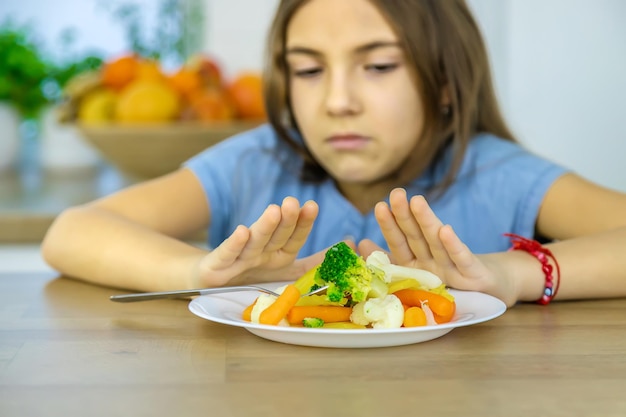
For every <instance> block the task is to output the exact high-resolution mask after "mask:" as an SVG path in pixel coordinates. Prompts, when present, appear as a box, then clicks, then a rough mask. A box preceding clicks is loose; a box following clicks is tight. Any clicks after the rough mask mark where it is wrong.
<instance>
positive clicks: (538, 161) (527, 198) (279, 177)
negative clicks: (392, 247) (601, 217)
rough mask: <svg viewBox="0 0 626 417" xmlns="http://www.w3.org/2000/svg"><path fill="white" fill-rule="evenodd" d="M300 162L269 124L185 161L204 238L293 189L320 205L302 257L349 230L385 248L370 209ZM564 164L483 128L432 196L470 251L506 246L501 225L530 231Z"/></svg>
mask: <svg viewBox="0 0 626 417" xmlns="http://www.w3.org/2000/svg"><path fill="white" fill-rule="evenodd" d="M301 164H302V161H301V158H300V157H299V156H298V155H297V154H296V153H295V152H294V151H293V150H292V149H291V148H289V146H288V145H287V144H285V143H284V142H283V141H281V140H280V139H279V138H278V137H277V135H276V134H275V132H274V130H273V129H272V128H271V126H270V125H263V126H261V127H258V128H256V129H254V130H251V131H248V132H244V133H241V134H239V135H236V136H233V137H232V138H229V139H227V140H225V141H223V142H220V143H219V144H217V145H215V146H213V147H211V148H208V149H207V150H205V151H203V152H202V153H200V154H198V155H197V156H195V157H193V158H191V159H190V160H189V161H187V162H186V164H185V166H186V167H187V168H189V169H191V170H192V171H193V172H194V173H195V175H196V176H197V177H198V178H199V179H200V182H201V183H202V187H203V188H204V191H205V192H206V195H207V198H208V201H209V205H210V210H211V225H210V227H209V230H208V236H209V242H208V243H209V246H210V247H217V246H218V245H219V244H220V243H221V242H222V241H223V240H224V239H226V238H227V237H228V236H229V235H230V234H231V233H232V232H233V231H234V230H235V228H236V227H237V226H238V225H240V224H243V225H246V226H250V225H251V224H252V223H254V222H255V221H256V220H257V219H258V218H259V216H260V215H261V214H262V213H263V211H264V210H265V208H266V207H267V206H268V205H269V204H272V203H274V204H281V202H282V200H283V199H284V198H285V197H287V196H293V197H295V198H297V199H298V200H299V201H300V203H301V204H303V203H304V202H305V201H307V200H314V201H316V202H317V204H318V205H319V215H318V218H317V220H316V222H315V225H314V227H313V230H312V232H311V234H310V235H309V238H308V240H307V242H306V243H305V245H304V246H303V247H302V249H301V251H300V254H299V256H300V257H304V256H308V255H311V254H313V253H315V252H318V251H320V250H323V249H325V248H327V247H329V246H331V245H333V244H335V243H337V242H338V241H340V240H342V239H346V238H352V239H353V240H355V241H356V242H358V241H360V240H361V239H364V238H369V239H371V240H373V241H374V242H376V243H377V244H378V245H380V246H381V247H383V248H387V244H386V243H385V240H384V239H383V236H382V233H381V232H380V228H379V226H378V223H377V222H376V219H375V217H374V213H373V211H370V212H369V213H367V214H361V213H360V212H359V211H358V210H357V209H356V208H355V207H354V206H352V204H351V203H350V202H349V201H347V200H346V199H345V198H344V197H343V196H342V195H341V193H340V192H339V191H338V190H337V188H336V187H335V185H334V183H333V181H332V180H330V179H329V180H326V181H324V182H321V183H305V182H302V181H301V180H300V179H299V172H300V166H301ZM446 164H447V162H445V159H444V163H443V165H440V166H439V168H438V169H436V170H433V171H432V172H431V171H429V172H427V173H425V174H424V175H422V176H421V177H420V178H417V179H416V180H415V181H413V183H412V184H410V185H409V186H408V187H406V190H407V193H408V195H409V196H411V195H416V194H424V193H425V191H426V190H427V187H428V186H429V185H430V184H433V183H434V182H436V181H437V180H438V179H439V178H440V177H441V176H442V175H443V174H444V173H445V172H446V170H447V166H446ZM565 172H566V170H565V169H564V168H562V167H560V166H558V165H556V164H554V163H552V162H550V161H547V160H545V159H542V158H539V157H537V156H535V155H533V154H532V153H530V152H529V151H528V150H526V149H524V148H523V147H521V146H520V145H518V144H516V143H512V142H509V141H505V140H502V139H500V138H497V137H495V136H493V135H490V134H480V135H477V136H476V137H475V138H473V139H472V140H471V141H470V144H469V146H468V149H467V153H466V155H465V158H464V161H463V164H462V166H461V169H460V171H459V173H458V175H457V178H456V181H455V182H454V183H453V184H452V186H451V187H450V188H449V189H448V190H447V191H446V192H445V194H443V195H442V196H441V197H439V198H437V199H434V200H433V201H429V203H430V205H431V207H432V209H433V211H434V212H435V214H436V215H437V216H438V217H439V218H440V219H441V221H442V222H443V223H444V224H450V225H452V227H453V228H454V230H455V231H456V233H457V234H458V236H459V237H460V238H461V239H462V240H463V241H464V242H465V244H467V245H468V246H469V248H470V249H471V250H472V251H473V252H474V253H489V252H496V251H503V250H506V249H507V248H509V247H510V242H509V239H508V238H506V237H504V236H503V233H507V232H508V233H516V234H519V235H522V236H525V237H532V236H533V234H534V229H535V223H536V219H537V214H538V211H539V207H540V205H541V202H542V200H543V197H544V195H545V193H546V191H547V190H548V188H549V187H550V185H552V183H553V182H554V181H555V180H556V179H557V178H558V177H559V176H560V175H562V174H563V173H565Z"/></svg>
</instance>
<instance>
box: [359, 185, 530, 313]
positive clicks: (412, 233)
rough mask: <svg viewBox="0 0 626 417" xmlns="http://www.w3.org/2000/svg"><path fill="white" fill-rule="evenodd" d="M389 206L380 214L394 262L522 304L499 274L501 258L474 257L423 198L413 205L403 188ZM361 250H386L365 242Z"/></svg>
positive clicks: (460, 286)
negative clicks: (499, 260)
mask: <svg viewBox="0 0 626 417" xmlns="http://www.w3.org/2000/svg"><path fill="white" fill-rule="evenodd" d="M389 203H390V204H389V205H387V204H386V203H384V202H380V203H378V204H377V205H376V208H375V215H376V219H377V221H378V224H379V225H380V228H381V231H382V234H383V236H384V237H385V240H386V241H387V244H388V245H389V249H390V252H391V253H390V258H391V260H392V262H393V263H395V264H398V265H403V266H408V267H412V268H419V269H425V270H428V271H430V272H432V273H434V274H436V275H437V276H439V277H440V278H441V279H442V281H443V282H444V283H445V284H446V285H447V286H449V287H452V288H456V289H460V290H469V291H480V292H485V293H488V294H491V295H494V296H496V297H498V298H500V299H502V300H503V301H504V302H505V303H506V304H507V305H512V304H514V303H515V302H516V301H517V297H518V294H517V292H518V291H517V290H516V287H515V285H514V283H513V282H511V281H510V280H508V279H507V278H506V276H505V274H503V271H500V270H499V269H501V268H500V267H499V262H497V260H498V259H499V257H498V256H491V255H481V256H480V257H479V256H477V255H475V254H473V253H472V252H471V251H470V249H469V248H468V247H467V246H466V245H465V244H464V243H463V242H462V241H461V240H460V239H459V237H458V236H457V235H456V233H455V232H454V231H453V230H452V227H451V226H450V225H444V224H443V223H442V222H441V220H439V218H438V217H437V216H436V215H435V214H434V213H433V211H432V210H431V208H430V206H429V205H428V203H427V202H426V199H425V198H424V197H423V196H421V195H420V196H413V197H412V198H411V199H410V201H409V200H408V199H407V195H406V191H405V190H404V189H400V188H397V189H394V190H393V191H392V192H391V194H390V195H389ZM358 249H359V252H360V253H361V254H363V255H364V256H366V255H367V254H369V253H371V252H372V251H373V250H380V248H379V247H377V246H376V245H375V244H374V243H373V242H371V241H368V240H365V241H362V242H360V243H359V247H358ZM494 255H497V254H494Z"/></svg>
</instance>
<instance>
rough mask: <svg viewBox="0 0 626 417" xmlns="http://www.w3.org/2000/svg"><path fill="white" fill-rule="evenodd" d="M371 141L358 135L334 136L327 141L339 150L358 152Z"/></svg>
mask: <svg viewBox="0 0 626 417" xmlns="http://www.w3.org/2000/svg"><path fill="white" fill-rule="evenodd" d="M369 141H370V139H369V138H368V137H366V136H361V135H357V134H352V133H349V134H341V135H334V136H331V137H329V138H328V139H327V142H328V143H329V144H330V145H331V146H332V147H333V148H334V149H337V150H356V149H361V148H363V147H365V146H366V145H367V143H368V142H369Z"/></svg>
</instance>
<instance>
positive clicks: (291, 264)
mask: <svg viewBox="0 0 626 417" xmlns="http://www.w3.org/2000/svg"><path fill="white" fill-rule="evenodd" d="M317 214H318V206H317V204H316V203H315V202H313V201H307V202H306V203H305V204H304V205H302V207H300V203H299V202H298V200H297V199H295V198H293V197H287V198H285V199H284V200H283V202H282V205H281V206H278V205H275V204H272V205H270V206H268V207H267V209H266V210H265V211H264V212H263V214H262V215H261V216H260V217H259V219H258V220H257V221H256V222H255V223H254V224H253V225H251V226H250V227H245V226H238V227H237V229H235V231H234V232H233V233H232V234H231V235H230V236H229V237H228V238H227V239H226V240H224V242H222V244H221V245H219V246H218V247H217V248H215V249H213V250H212V251H211V252H210V253H208V254H207V255H206V256H204V257H203V258H201V259H200V261H199V262H198V263H197V264H196V266H195V268H194V271H193V278H192V283H191V285H192V287H194V288H205V287H218V286H223V285H242V284H247V283H252V282H255V283H258V282H268V281H287V280H295V279H296V278H298V277H299V276H301V275H303V274H304V273H305V272H306V271H307V270H308V269H310V268H312V267H314V266H315V265H317V264H319V263H320V262H321V261H322V260H323V259H324V252H318V253H317V254H315V255H312V256H309V257H307V258H303V259H300V260H296V257H297V255H298V252H299V251H300V248H302V245H304V243H305V242H306V239H307V238H308V236H309V233H310V232H311V229H312V227H313V223H314V222H315V219H316V218H317Z"/></svg>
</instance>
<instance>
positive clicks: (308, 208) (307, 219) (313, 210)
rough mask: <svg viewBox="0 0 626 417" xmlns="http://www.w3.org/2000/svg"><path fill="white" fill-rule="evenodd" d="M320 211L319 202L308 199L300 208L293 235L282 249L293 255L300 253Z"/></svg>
mask: <svg viewBox="0 0 626 417" xmlns="http://www.w3.org/2000/svg"><path fill="white" fill-rule="evenodd" d="M318 212H319V207H318V205H317V203H315V202H313V201H307V202H306V203H304V205H303V206H302V208H301V209H300V214H299V216H298V218H297V223H296V226H295V227H294V228H293V229H292V233H291V235H290V236H289V237H288V239H287V240H286V242H285V243H284V244H283V245H282V250H283V251H284V252H287V253H289V254H292V255H293V256H296V255H297V254H298V252H299V251H300V248H302V245H304V243H305V242H306V240H307V238H308V237H309V234H310V233H311V229H312V228H313V224H314V223H315V219H316V218H317V214H318Z"/></svg>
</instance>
